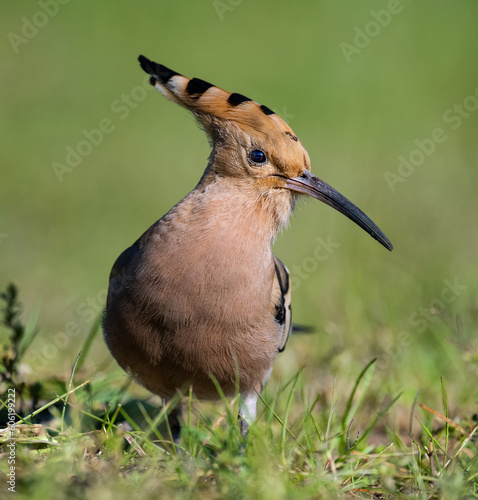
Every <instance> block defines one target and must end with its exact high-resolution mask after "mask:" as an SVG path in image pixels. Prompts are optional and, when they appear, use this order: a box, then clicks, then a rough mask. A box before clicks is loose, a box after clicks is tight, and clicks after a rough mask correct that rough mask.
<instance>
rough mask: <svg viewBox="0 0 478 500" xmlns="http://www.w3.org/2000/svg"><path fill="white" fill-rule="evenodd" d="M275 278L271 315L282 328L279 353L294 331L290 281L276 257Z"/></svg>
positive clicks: (285, 268) (287, 272)
mask: <svg viewBox="0 0 478 500" xmlns="http://www.w3.org/2000/svg"><path fill="white" fill-rule="evenodd" d="M274 266H275V276H274V283H273V285H272V296H271V305H270V309H271V313H272V314H273V315H274V317H275V320H276V321H277V323H279V325H280V326H281V328H282V340H281V343H280V345H279V352H282V351H283V350H284V349H285V346H286V344H287V339H288V338H289V335H290V333H291V331H292V310H291V307H290V295H291V294H290V280H289V271H288V270H287V267H285V265H284V264H283V263H282V262H281V261H280V260H279V259H278V258H277V257H275V256H274Z"/></svg>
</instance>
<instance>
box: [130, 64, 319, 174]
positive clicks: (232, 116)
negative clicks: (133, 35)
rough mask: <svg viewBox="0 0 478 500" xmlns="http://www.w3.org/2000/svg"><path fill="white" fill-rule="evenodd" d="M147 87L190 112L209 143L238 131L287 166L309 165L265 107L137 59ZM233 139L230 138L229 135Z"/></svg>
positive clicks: (287, 131) (291, 136)
mask: <svg viewBox="0 0 478 500" xmlns="http://www.w3.org/2000/svg"><path fill="white" fill-rule="evenodd" d="M139 62H140V64H141V67H142V68H143V70H144V71H145V72H146V73H148V74H149V75H150V76H151V78H150V83H151V84H152V85H153V86H154V87H156V88H157V89H158V90H159V91H160V92H161V93H162V94H163V95H164V96H165V97H166V98H167V99H168V100H170V101H173V102H175V103H177V104H179V105H180V106H183V107H184V108H186V109H188V110H190V111H191V112H192V113H193V114H194V115H195V116H196V118H197V120H198V121H199V123H200V124H201V125H202V126H203V127H204V129H205V131H206V132H207V134H208V135H209V136H210V138H211V139H212V140H213V142H216V141H220V140H221V139H222V138H224V137H225V136H226V135H231V129H234V127H238V128H239V129H240V130H241V131H242V132H245V133H246V134H247V135H248V136H249V138H250V139H251V142H252V143H258V145H261V146H262V147H267V148H268V151H269V152H270V153H271V152H272V151H274V150H276V151H277V156H280V157H281V158H282V160H283V161H285V162H287V163H288V165H291V164H293V163H295V162H297V161H298V160H299V162H300V164H301V165H302V166H303V165H304V163H305V164H306V165H307V168H308V169H310V167H308V165H309V164H310V161H309V157H308V154H307V152H306V150H305V148H304V147H303V146H302V143H301V142H300V140H299V139H298V137H297V136H296V135H295V133H294V132H293V130H292V129H291V128H290V127H289V125H288V124H287V123H286V122H285V121H284V120H283V119H282V118H280V117H279V116H278V115H277V114H276V113H275V112H274V111H272V110H271V109H270V108H268V107H267V106H264V105H262V104H259V103H258V102H256V101H253V100H252V99H250V98H249V97H246V96H244V95H242V94H239V93H236V92H233V93H231V92H228V91H226V90H224V89H221V88H220V87H217V86H215V85H213V84H211V83H209V82H206V81H204V80H201V79H200V78H187V77H186V76H183V75H181V74H179V73H177V72H175V71H173V70H171V69H169V68H167V67H165V66H163V65H162V64H158V63H155V62H153V61H150V60H149V59H147V58H146V57H144V56H139ZM233 135H234V134H233Z"/></svg>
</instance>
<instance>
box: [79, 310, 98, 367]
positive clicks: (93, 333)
mask: <svg viewBox="0 0 478 500" xmlns="http://www.w3.org/2000/svg"><path fill="white" fill-rule="evenodd" d="M101 318H102V314H99V315H98V317H97V318H96V320H95V322H94V323H93V325H92V326H91V329H90V332H89V333H88V336H87V337H86V340H85V343H84V344H83V347H82V348H81V352H82V353H83V357H82V358H81V360H80V362H79V363H78V366H77V369H78V371H80V370H81V368H82V367H83V363H84V362H85V361H86V358H87V357H88V353H89V352H90V349H91V345H92V344H93V340H95V337H96V334H97V333H98V331H99V330H100V325H101Z"/></svg>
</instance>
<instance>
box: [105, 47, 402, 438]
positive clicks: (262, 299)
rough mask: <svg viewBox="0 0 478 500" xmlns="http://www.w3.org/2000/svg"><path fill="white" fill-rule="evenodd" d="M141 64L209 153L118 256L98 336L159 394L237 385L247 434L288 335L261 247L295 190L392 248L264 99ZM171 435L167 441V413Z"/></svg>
mask: <svg viewBox="0 0 478 500" xmlns="http://www.w3.org/2000/svg"><path fill="white" fill-rule="evenodd" d="M139 62H140V64H141V67H142V68H143V70H144V71H146V73H148V74H149V75H150V76H151V80H150V81H151V84H152V85H154V86H155V87H156V88H157V89H158V90H159V91H160V92H161V93H162V94H163V95H164V96H165V97H166V98H167V99H169V100H170V101H173V102H176V103H178V104H180V105H181V106H183V107H185V108H187V109H189V110H190V111H192V113H193V114H194V116H195V117H196V119H197V120H198V122H199V123H200V124H201V125H202V127H203V128H204V130H205V131H206V133H207V134H208V136H209V139H210V141H211V144H212V153H211V155H210V157H209V162H208V165H207V167H206V170H205V172H204V174H203V176H202V177H201V180H200V181H199V184H198V185H197V186H196V188H195V189H193V190H192V191H191V192H190V193H189V194H188V195H187V196H186V197H185V198H184V199H183V200H181V201H180V202H179V203H178V204H177V205H176V206H174V207H173V208H172V209H171V210H170V211H169V212H168V213H167V214H166V215H164V216H163V217H162V218H161V219H160V220H159V221H157V222H156V223H155V224H153V225H152V226H151V227H150V228H149V229H148V230H147V231H146V232H145V233H144V234H143V235H142V236H141V237H140V238H139V239H138V240H137V241H136V242H135V243H134V244H133V245H132V246H130V247H129V248H128V249H126V250H125V251H124V252H123V253H122V254H121V255H120V256H119V257H118V259H117V260H116V262H115V264H114V266H113V269H112V271H111V276H110V284H109V291H108V299H107V306H106V312H105V317H104V322H103V329H104V336H105V339H106V343H107V345H108V347H109V349H110V351H111V353H112V354H113V356H114V357H115V358H116V360H117V361H118V363H119V364H120V366H121V367H122V368H124V369H125V370H126V371H128V372H129V373H130V374H131V375H132V376H133V377H134V378H135V379H136V380H137V381H138V382H139V383H140V384H142V385H143V386H144V387H146V388H147V389H149V390H150V391H151V392H153V393H154V394H158V395H159V396H161V397H162V398H165V399H168V398H171V397H172V396H173V395H175V394H176V393H177V392H178V390H184V389H187V388H188V387H189V386H192V388H193V391H194V393H195V394H196V396H197V397H198V398H204V399H216V398H217V397H218V391H217V389H216V386H215V384H214V382H213V378H214V379H215V380H216V381H217V382H218V383H219V384H220V386H221V388H222V391H223V392H224V394H225V395H227V396H231V395H234V394H235V391H236V388H237V387H239V392H240V395H241V398H242V403H241V405H240V416H241V417H242V419H241V426H242V430H243V432H245V431H246V430H247V428H248V422H251V421H253V420H254V418H255V415H256V404H257V399H258V395H259V394H260V393H261V391H262V389H263V387H264V385H265V384H266V382H267V380H268V379H269V376H270V374H271V371H272V364H273V362H274V359H275V357H276V356H277V354H278V353H279V352H281V351H282V350H283V349H284V347H285V345H286V342H287V338H288V336H289V334H290V332H291V324H292V323H291V309H290V287H289V273H288V271H287V268H286V267H285V266H284V264H282V262H281V261H280V260H279V259H278V258H277V257H275V256H274V255H273V254H272V251H271V243H272V241H273V240H274V238H275V236H276V235H277V233H278V231H279V229H280V228H281V227H283V226H284V225H285V224H286V223H287V222H288V220H289V217H290V215H291V212H292V210H293V208H294V205H295V202H296V200H297V198H298V197H299V195H301V194H305V195H309V196H312V197H314V198H316V199H318V200H320V201H322V202H324V203H326V204H327V205H330V206H331V207H333V208H335V209H336V210H338V211H339V212H341V213H342V214H344V215H346V216H347V217H348V218H350V219H351V220H353V221H354V222H355V223H356V224H358V225H359V226H360V227H361V228H363V229H364V230H365V231H367V232H368V233H369V234H370V235H371V236H373V237H374V238H375V239H376V240H378V241H379V242H380V243H381V244H382V245H383V246H385V248H387V249H388V250H392V248H393V247H392V244H391V243H390V241H389V240H388V238H387V237H386V236H385V235H384V234H383V233H382V231H381V230H380V229H379V228H378V227H377V226H376V225H375V224H374V223H373V222H372V221H371V220H370V219H369V218H368V217H367V216H366V215H365V214H364V213H363V212H362V211H361V210H359V209H358V208H357V207H356V206H355V205H353V204H352V203H351V202H350V201H348V200H347V199H346V198H345V197H344V196H342V195H341V194H339V193H338V192H337V191H335V189H333V188H332V187H330V186H329V185H328V184H326V183H325V182H324V181H322V180H320V179H319V178H317V177H316V176H315V175H313V174H312V173H311V172H310V160H309V156H308V154H307V151H306V150H305V149H304V147H303V146H302V144H301V142H300V141H299V139H298V138H297V136H296V135H295V134H294V132H293V131H292V130H291V128H290V127H289V126H288V125H287V124H286V123H285V122H284V121H283V120H282V119H281V118H279V117H278V116H277V115H276V114H275V113H274V112H273V111H271V110H270V109H269V108H268V107H267V106H263V105H260V104H258V103H257V102H255V101H252V100H251V99H249V98H248V97H245V96H244V95H242V94H237V93H233V94H230V93H229V92H226V91H225V90H222V89H220V88H219V87H216V86H214V85H212V84H210V83H208V82H205V81H204V80H200V79H199V78H193V79H189V78H187V77H185V76H182V75H180V74H179V73H176V72H175V71H172V70H170V69H168V68H166V67H165V66H162V65H161V64H157V63H154V62H152V61H150V60H148V59H146V57H143V56H140V57H139ZM174 168H175V169H179V167H178V166H175V167H174ZM237 382H238V385H237ZM176 417H177V415H176ZM173 433H174V437H175V439H177V438H178V437H179V434H178V433H179V424H178V420H177V419H176V423H175V425H174V429H173Z"/></svg>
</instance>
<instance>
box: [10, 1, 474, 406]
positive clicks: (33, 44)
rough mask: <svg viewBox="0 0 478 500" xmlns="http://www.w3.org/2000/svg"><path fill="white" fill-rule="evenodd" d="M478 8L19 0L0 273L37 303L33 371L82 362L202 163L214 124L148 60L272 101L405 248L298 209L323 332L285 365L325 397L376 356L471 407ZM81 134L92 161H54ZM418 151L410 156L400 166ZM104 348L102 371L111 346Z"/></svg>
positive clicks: (317, 207) (302, 258) (297, 297)
mask: <svg viewBox="0 0 478 500" xmlns="http://www.w3.org/2000/svg"><path fill="white" fill-rule="evenodd" d="M477 19H478V4H477V3H476V2H475V1H473V0H467V1H462V2H459V3H455V4H451V3H450V2H449V1H444V0H433V1H432V0H428V1H421V2H418V1H414V2H412V1H408V0H403V1H399V0H392V1H390V2H379V1H363V2H351V1H331V0H329V1H317V2H310V1H297V2H285V1H272V0H267V1H262V2H252V0H243V1H240V0H234V1H233V0H229V1H226V0H225V1H200V2H192V1H190V2H184V1H183V2H173V1H158V2H142V3H138V4H136V5H134V6H133V4H132V3H128V2H117V3H112V2H109V3H106V2H93V1H92V0H83V1H82V2H72V1H70V2H64V1H63V3H62V4H60V3H59V2H58V0H51V1H45V2H43V3H42V2H28V3H24V2H21V3H18V2H13V3H12V2H10V3H8V5H7V4H5V5H4V6H3V8H2V16H1V20H0V24H1V26H2V30H1V31H2V34H3V42H2V45H1V60H2V67H3V69H2V108H1V109H2V117H3V119H2V120H1V127H2V128H1V136H2V143H3V145H2V152H1V154H2V161H1V164H0V169H1V173H0V214H1V216H0V256H1V258H0V286H1V288H4V287H5V285H6V284H7V283H8V282H9V281H14V282H15V283H17V284H18V286H19V287H20V290H21V296H22V298H23V301H24V303H25V312H26V315H27V316H28V314H30V313H31V311H34V310H35V307H37V306H36V305H35V304H39V307H40V316H39V325H41V327H42V330H41V333H40V334H39V336H38V337H37V338H36V340H35V343H34V344H33V346H32V348H31V349H30V351H29V353H28V356H27V359H30V362H31V370H32V372H31V374H30V376H32V377H34V376H35V373H36V371H37V370H47V371H51V372H57V373H58V372H59V373H63V372H64V373H67V372H69V370H70V369H71V366H72V363H73V361H74V358H75V356H76V354H77V351H78V349H79V348H80V346H81V344H82V342H83V341H84V337H85V336H86V335H87V333H88V331H89V329H90V328H91V325H92V323H93V320H94V318H95V317H96V316H97V315H98V314H99V312H100V311H101V309H102V308H103V305H104V300H105V294H106V288H107V284H108V275H109V271H110V269H111V266H112V264H113V262H114V260H115V259H116V257H117V256H118V255H119V253H120V252H121V251H122V250H123V249H124V248H126V247H127V246H129V245H130V244H131V243H132V242H133V241H135V240H136V238H137V237H138V236H139V235H140V234H142V232H143V231H144V230H146V229H147V228H148V227H149V226H150V225H151V224H152V223H153V222H154V221H155V220H157V219H159V218H160V217H161V216H162V215H163V214H164V213H165V212H166V211H167V210H168V209H169V208H170V207H171V206H172V205H174V204H175V203H176V202H177V201H179V200H180V199H181V198H182V197H183V196H185V195H186V194H187V193H188V191H189V190H191V189H192V188H193V187H194V186H195V185H196V183H197V181H198V179H199V177H200V175H201V174H202V171H203V169H204V167H205V165H206V160H207V156H208V154H209V145H208V143H207V140H206V137H205V135H204V134H203V132H202V131H201V130H200V129H199V128H198V127H197V126H196V124H195V123H194V120H193V117H192V116H190V115H189V114H188V113H187V112H186V111H185V110H183V109H180V108H179V107H177V106H176V105H173V104H171V103H169V102H167V101H166V100H165V99H163V98H162V97H161V95H160V94H159V93H157V92H156V91H154V89H152V88H151V87H149V86H148V85H147V79H145V75H144V74H143V72H142V71H141V70H140V68H139V65H138V62H137V57H138V55H139V54H144V55H146V56H147V57H149V58H151V59H153V60H155V61H157V62H160V63H162V64H164V65H166V66H168V67H170V68H172V69H174V70H176V71H178V72H180V73H183V74H185V75H188V76H190V77H193V76H195V77H199V78H202V79H205V80H207V81H210V82H212V83H214V84H216V85H218V86H220V87H223V88H225V89H227V90H229V91H236V92H240V93H243V94H245V95H247V96H249V97H251V98H253V99H254V100H256V101H258V102H260V103H262V104H265V105H267V106H269V107H270V108H272V109H274V110H275V111H276V112H277V113H278V114H280V115H281V116H282V117H283V118H284V119H286V121H288V123H289V124H290V125H291V127H292V128H293V129H294V131H295V133H296V134H297V135H298V136H299V137H300V138H301V140H302V142H303V144H304V145H305V146H306V148H307V149H308V151H309V154H310V157H311V160H312V170H313V171H314V172H315V173H316V174H317V175H318V176H319V177H321V178H323V179H324V180H326V181H327V182H328V183H330V184H331V185H332V186H334V187H335V188H336V189H338V190H339V191H340V192H341V193H343V194H344V195H345V196H347V197H348V198H349V199H351V200H352V201H353V202H354V203H356V204H357V205H358V206H359V207H360V208H362V210H364V211H365V212H366V213H367V214H368V215H369V216H370V217H371V218H372V219H373V220H374V221H375V222H376V223H377V224H378V225H379V226H380V227H381V228H382V229H383V231H384V232H385V233H386V234H387V235H388V236H389V238H390V239H391V240H392V242H393V243H394V245H395V250H394V252H393V253H391V254H390V253H389V252H387V251H386V250H385V249H383V248H382V247H381V246H380V245H378V244H377V243H376V242H375V241H373V240H372V239H371V238H370V237H369V236H367V235H366V234H365V233H364V232H362V231H361V230H360V229H359V228H357V227H356V226H354V225H353V224H352V223H351V222H350V221H348V220H347V219H346V218H345V217H343V216H341V215H339V214H338V213H337V212H334V211H333V210H331V209H330V208H328V207H326V206H325V205H322V204H319V203H318V202H315V201H307V202H304V203H301V204H300V205H299V206H298V208H297V210H296V212H295V215H294V217H293V219H292V221H291V226H290V228H289V229H288V230H287V231H284V232H283V234H281V235H280V237H279V238H278V240H277V242H276V244H275V247H274V251H275V253H276V254H277V255H278V256H279V257H280V258H281V259H282V260H283V261H284V262H285V263H286V264H287V266H288V267H289V269H290V270H291V274H292V277H293V278H294V284H295V287H294V288H295V289H294V294H293V309H294V319H295V322H297V323H299V324H308V325H313V326H314V327H315V329H316V333H315V334H314V335H311V336H306V337H297V338H294V339H293V340H292V341H291V342H290V344H289V346H288V350H287V351H286V352H285V353H284V354H283V355H282V356H281V357H280V358H279V359H278V362H277V365H276V369H275V377H276V378H275V380H276V381H278V380H284V377H287V376H288V375H290V374H292V373H293V372H294V371H295V370H297V369H298V368H299V367H301V366H302V365H307V369H306V370H307V374H308V380H310V386H311V390H312V391H314V390H319V391H330V390H331V388H332V386H333V379H334V377H335V375H337V374H338V375H339V377H341V379H342V380H343V384H345V385H346V384H347V382H349V381H353V380H355V378H356V376H357V373H358V372H359V371H360V370H361V369H362V368H363V366H364V365H365V364H366V363H367V362H368V361H369V360H370V359H371V358H372V357H374V356H378V363H377V367H378V368H379V370H380V371H379V373H380V375H379V377H378V378H377V382H376V384H377V385H378V386H380V387H381V388H383V390H384V391H385V392H386V391H390V392H391V393H392V392H396V391H398V390H400V389H403V390H404V391H405V398H406V399H404V400H403V401H404V402H405V403H407V402H409V401H411V400H412V399H413V395H414V394H415V392H416V391H417V390H418V389H422V394H425V395H426V394H429V397H430V398H431V399H433V398H434V397H435V396H433V394H435V392H436V393H437V398H439V392H440V389H439V376H443V377H444V378H445V380H446V381H447V383H448V384H449V386H450V387H452V388H453V391H454V392H453V394H454V396H453V402H454V404H456V405H458V404H460V403H463V404H470V405H472V406H473V405H474V404H475V403H476V396H477V389H476V384H474V383H471V382H470V380H473V378H470V377H476V359H477V358H478V354H477V353H478V346H477V345H476V343H477V340H476V319H477V317H478V311H477V292H478V285H477V277H478V276H477V274H478V272H477V263H476V261H477V257H476V256H477V246H478V230H477V222H476V217H477V214H478V198H477V196H476V187H477V185H478V170H477V168H476V167H477V162H478V140H477V130H478V129H477V125H478V98H477V95H478V64H477V61H478V32H477V29H476V25H477V24H476V22H477ZM100 123H101V124H103V126H105V127H106V128H107V130H108V132H107V133H104V134H103V137H99V136H98V134H97V133H96V135H95V132H94V131H93V129H98V128H99V127H100ZM105 124H107V125H105ZM435 129H441V132H440V131H438V132H436V130H435ZM434 130H435V132H433V131H434ZM432 134H435V137H438V138H439V140H440V142H436V141H433V140H431V139H430V138H431V137H432ZM87 136H88V137H90V139H89V143H86V144H85V140H86V139H87ZM70 148H72V149H73V150H76V149H78V148H79V149H80V155H81V156H80V157H79V158H78V157H77V158H76V163H77V165H76V166H74V167H73V166H71V168H70V167H69V170H71V171H69V172H63V173H60V174H59V173H58V164H63V165H66V164H67V160H68V159H67V155H68V152H70V156H71V150H72V149H70ZM420 148H421V149H420ZM420 151H422V152H420ZM423 151H425V152H423ZM73 156H74V155H73ZM401 156H403V157H404V158H405V159H406V160H408V161H409V162H411V163H413V164H415V166H413V165H412V167H410V166H408V167H404V166H402V167H400V168H401V170H399V164H400V163H401V160H400V159H399V158H400V157H401ZM71 159H72V158H70V160H71ZM55 162H57V163H55ZM55 165H56V170H57V171H56V173H55V169H54V166H55ZM70 165H73V163H71V162H70ZM394 176H395V177H394ZM318 237H320V238H322V240H323V241H326V242H327V241H330V242H332V243H333V245H332V246H331V247H330V253H327V250H326V249H324V248H323V245H322V244H321V243H320V240H317V238H318ZM324 252H325V253H324ZM446 280H448V284H447V281H446ZM450 284H451V285H450ZM457 285H460V286H457ZM460 287H461V288H460ZM95 342H96V344H95V350H94V355H93V356H91V360H90V363H93V365H91V366H90V368H93V369H94V364H95V363H101V362H102V360H105V359H108V353H107V351H106V348H105V347H104V345H103V343H102V339H101V338H99V337H98V338H97V339H96V341H95ZM114 366H115V365H114V363H111V364H110V365H109V366H108V370H112V369H114ZM120 377H123V375H120ZM475 380H476V379H475ZM272 383H274V381H273V382H272ZM427 391H428V392H427Z"/></svg>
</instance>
